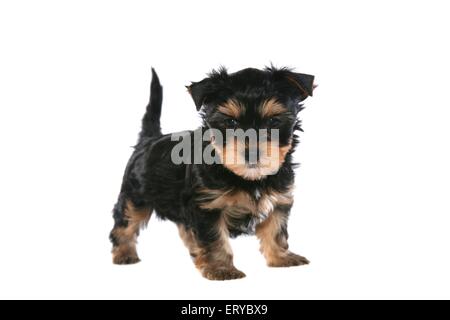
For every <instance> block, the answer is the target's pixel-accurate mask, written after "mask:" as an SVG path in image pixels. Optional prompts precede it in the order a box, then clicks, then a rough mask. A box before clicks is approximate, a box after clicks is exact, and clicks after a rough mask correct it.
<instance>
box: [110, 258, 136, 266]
mask: <svg viewBox="0 0 450 320" xmlns="http://www.w3.org/2000/svg"><path fill="white" fill-rule="evenodd" d="M139 262H141V260H140V259H139V258H138V257H137V256H114V257H113V263H114V264H119V265H128V264H136V263H139Z"/></svg>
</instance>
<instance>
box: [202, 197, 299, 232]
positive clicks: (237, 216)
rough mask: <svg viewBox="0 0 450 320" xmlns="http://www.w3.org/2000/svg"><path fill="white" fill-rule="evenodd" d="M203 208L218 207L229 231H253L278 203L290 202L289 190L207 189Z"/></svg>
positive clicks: (286, 203)
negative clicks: (283, 191) (284, 191)
mask: <svg viewBox="0 0 450 320" xmlns="http://www.w3.org/2000/svg"><path fill="white" fill-rule="evenodd" d="M206 194H207V197H208V198H207V199H204V201H203V202H202V204H201V205H200V207H201V208H203V209H209V210H213V209H219V210H221V211H222V214H223V218H224V220H225V223H226V224H227V226H228V227H229V229H230V231H236V232H238V233H239V232H240V233H242V232H244V233H253V232H254V230H255V227H256V226H257V225H258V224H259V223H261V222H263V221H264V220H265V219H267V217H268V216H269V214H270V213H271V212H272V211H273V210H274V209H275V208H276V207H277V206H278V205H288V204H289V205H290V204H292V195H291V193H290V192H286V193H281V192H278V191H275V190H272V189H259V188H256V189H254V190H252V191H243V190H237V189H230V190H208V192H207V193H206Z"/></svg>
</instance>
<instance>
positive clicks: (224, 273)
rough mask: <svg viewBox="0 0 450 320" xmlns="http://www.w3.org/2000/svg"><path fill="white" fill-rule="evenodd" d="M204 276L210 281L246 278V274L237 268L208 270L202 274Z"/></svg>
mask: <svg viewBox="0 0 450 320" xmlns="http://www.w3.org/2000/svg"><path fill="white" fill-rule="evenodd" d="M202 274H203V276H204V277H205V278H206V279H208V280H219V281H223V280H234V279H241V278H244V277H245V273H243V272H242V271H239V270H238V269H236V268H223V269H218V268H215V269H212V268H211V269H210V268H206V269H205V270H204V271H203V272H202Z"/></svg>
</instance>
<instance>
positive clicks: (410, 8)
mask: <svg viewBox="0 0 450 320" xmlns="http://www.w3.org/2000/svg"><path fill="white" fill-rule="evenodd" d="M152 3H153V4H151V2H150V1H76V2H74V1H2V2H1V4H0V37H1V38H0V41H1V42H0V46H1V48H0V142H1V144H0V145H1V148H2V152H1V154H2V155H1V158H0V164H1V165H0V175H1V176H0V194H1V208H0V297H1V298H156V299H170V298H209V299H213V298H225V299H228V298H234V299H241V298H245V299H265V298H272V299H284V298H288V299H302V298H307V299H310V298H344V299H347V298H363V299H364V298H450V276H449V270H450V250H449V244H450V233H449V228H450V217H449V213H450V210H449V209H450V203H449V202H450V201H449V191H450V169H449V162H450V152H449V143H448V139H449V137H450V126H449V117H450V103H449V102H450V98H449V95H450V93H449V80H448V79H449V72H450V63H449V57H450V52H449V51H450V46H449V34H448V33H449V30H450V22H449V21H450V20H449V19H448V12H449V8H448V5H447V4H446V1H364V2H363V1H307V2H306V1H305V2H302V1H281V0H278V1H272V2H268V1H226V2H220V3H219V2H216V1H179V2H175V1H160V2H158V3H159V4H156V1H154V2H152ZM270 62H273V63H274V64H275V65H278V66H281V65H287V66H291V67H296V69H297V71H299V72H304V73H310V74H314V75H316V77H317V78H316V80H317V83H318V84H319V87H318V89H317V90H316V92H315V96H314V97H313V98H312V99H309V100H308V101H307V103H306V106H307V109H306V110H305V111H304V112H302V113H301V118H302V119H303V121H304V129H305V133H304V134H302V135H301V140H302V143H301V145H300V147H299V149H298V152H297V154H296V157H297V159H298V161H299V162H301V164H302V166H301V168H300V169H299V170H298V176H297V189H296V190H297V191H296V203H295V206H294V209H293V214H292V219H291V221H290V225H289V230H290V234H291V239H290V244H291V247H292V249H293V251H295V252H298V253H300V254H303V255H305V256H306V257H308V258H309V259H310V260H311V261H312V264H311V265H310V266H307V267H300V268H290V269H276V270H275V269H269V268H267V267H266V266H265V263H264V260H263V258H262V257H261V256H260V254H259V252H258V244H257V241H256V239H254V238H253V237H246V238H239V239H237V240H233V242H232V246H233V248H234V250H235V262H236V266H237V267H238V268H240V269H242V270H243V271H244V272H246V273H247V278H246V279H244V280H240V281H232V282H210V281H207V280H204V279H202V278H201V277H200V275H199V273H198V272H197V271H196V270H195V268H194V266H193V264H192V262H191V261H190V258H189V255H188V253H187V250H186V249H185V248H184V246H183V245H182V242H181V240H180V239H179V237H178V234H177V231H176V228H175V226H174V225H173V224H171V223H169V222H159V221H157V220H152V221H151V223H150V225H149V228H148V230H146V231H145V232H144V233H143V235H142V236H141V238H140V245H139V252H140V256H141V258H142V260H143V262H142V263H140V264H139V265H136V266H128V267H123V266H113V265H112V264H111V256H110V243H109V241H108V232H109V230H110V229H111V227H112V218H111V214H110V211H111V209H112V206H113V204H114V202H115V200H116V196H117V194H118V191H119V188H120V183H121V177H122V173H123V170H124V168H125V164H126V162H127V160H128V157H129V156H130V154H131V152H132V149H131V148H130V146H132V145H133V144H134V143H135V141H136V137H137V133H138V131H139V126H140V119H141V117H142V115H143V112H144V108H145V105H146V103H147V99H148V94H149V82H150V67H151V66H154V67H155V68H156V69H157V71H158V73H159V75H160V78H161V81H162V84H163V86H164V103H163V115H162V125H163V130H164V132H170V131H179V130H183V129H192V128H195V127H197V125H198V124H199V117H198V116H197V114H196V111H195V107H194V104H193V102H192V101H191V100H190V97H189V96H188V94H187V93H186V90H185V88H184V85H186V84H189V83H190V81H198V80H201V79H202V78H203V76H204V74H205V73H206V72H208V71H209V70H210V69H211V68H214V67H217V66H219V65H221V64H223V65H225V66H227V67H228V68H229V69H230V71H236V70H239V69H241V68H244V67H248V66H253V67H263V66H264V65H267V64H269V63H270Z"/></svg>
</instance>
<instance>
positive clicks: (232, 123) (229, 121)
mask: <svg viewBox="0 0 450 320" xmlns="http://www.w3.org/2000/svg"><path fill="white" fill-rule="evenodd" d="M225 124H226V126H227V127H236V126H237V125H238V122H237V120H236V119H233V118H228V119H226V120H225Z"/></svg>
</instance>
